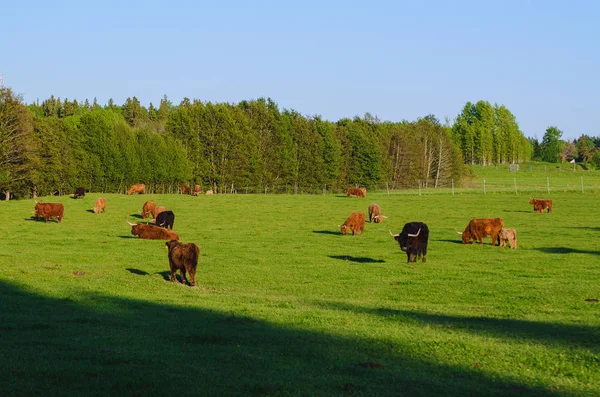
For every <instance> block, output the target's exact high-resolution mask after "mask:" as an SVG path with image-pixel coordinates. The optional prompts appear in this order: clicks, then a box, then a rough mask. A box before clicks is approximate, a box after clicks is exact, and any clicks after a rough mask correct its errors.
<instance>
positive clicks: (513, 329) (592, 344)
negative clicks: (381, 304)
mask: <svg viewBox="0 0 600 397" xmlns="http://www.w3.org/2000/svg"><path fill="white" fill-rule="evenodd" d="M316 305H318V306H321V307H324V308H327V309H337V310H344V311H349V312H354V313H368V314H373V315H378V316H382V317H386V318H388V319H392V320H393V319H394V318H396V319H397V320H398V321H399V322H407V321H408V322H415V323H422V324H424V325H428V326H430V327H435V328H451V329H453V330H454V332H456V331H459V330H462V331H465V332H469V333H472V334H481V335H486V336H492V337H497V338H507V339H509V340H519V339H527V340H531V341H534V342H543V343H547V344H560V345H565V346H569V347H578V348H583V349H588V350H590V351H592V352H594V353H600V329H598V328H597V327H594V326H587V325H570V324H559V323H548V322H537V321H527V320H518V319H507V318H493V317H470V316H456V315H447V314H432V313H426V312H421V311H416V310H396V309H389V308H369V307H361V306H354V305H350V304H345V303H338V302H316Z"/></svg>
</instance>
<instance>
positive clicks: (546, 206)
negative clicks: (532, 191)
mask: <svg viewBox="0 0 600 397" xmlns="http://www.w3.org/2000/svg"><path fill="white" fill-rule="evenodd" d="M529 204H533V210H534V211H535V212H543V211H544V210H548V212H552V200H536V199H534V198H531V199H530V200H529Z"/></svg>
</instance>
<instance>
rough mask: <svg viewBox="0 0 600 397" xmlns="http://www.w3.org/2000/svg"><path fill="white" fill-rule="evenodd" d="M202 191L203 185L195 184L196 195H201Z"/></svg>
mask: <svg viewBox="0 0 600 397" xmlns="http://www.w3.org/2000/svg"><path fill="white" fill-rule="evenodd" d="M201 192H202V186H200V185H195V186H194V196H199V195H200V193H201Z"/></svg>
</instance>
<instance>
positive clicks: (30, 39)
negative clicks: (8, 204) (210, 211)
mask: <svg viewBox="0 0 600 397" xmlns="http://www.w3.org/2000/svg"><path fill="white" fill-rule="evenodd" d="M0 15H1V19H0V20H1V23H0V37H1V39H0V74H3V75H4V85H5V86H7V87H10V88H12V89H13V90H14V91H15V92H17V93H20V94H22V95H23V99H24V100H25V102H27V103H31V102H33V101H35V100H36V99H40V100H43V99H46V98H48V97H49V96H50V95H54V96H58V97H61V98H65V97H67V98H69V99H77V100H83V99H85V98H88V99H90V100H92V99H93V98H94V97H96V98H97V100H98V102H99V103H100V104H105V103H106V102H107V101H108V99H109V98H111V97H112V98H113V99H114V101H115V102H116V103H117V104H122V103H123V102H125V99H126V98H127V97H133V96H136V97H137V98H138V99H139V100H140V101H141V102H142V104H144V105H145V106H147V105H148V104H149V103H150V102H153V103H154V104H155V105H156V104H158V103H159V102H160V99H161V98H162V96H163V95H164V94H166V95H167V96H168V98H169V99H170V100H171V101H172V102H173V103H175V104H178V103H179V102H180V101H181V99H182V98H184V97H188V98H191V99H193V98H196V99H200V100H202V101H212V102H232V103H236V102H239V101H241V100H244V99H255V98H259V97H270V98H272V99H273V100H274V101H275V102H277V103H278V104H279V106H280V108H288V109H294V110H296V111H298V112H300V113H302V114H305V115H317V114H318V115H321V116H322V117H323V118H325V119H327V120H332V121H336V120H338V119H340V118H343V117H354V116H356V115H358V116H363V115H364V113H366V112H369V113H371V114H372V115H376V116H378V117H379V118H380V119H382V120H390V121H401V120H415V119H417V118H418V117H422V116H425V115H427V114H430V113H431V114H434V115H435V116H437V117H438V118H439V119H440V120H441V121H444V119H445V118H446V117H448V118H449V119H450V121H451V122H452V121H453V120H454V118H455V117H456V116H457V114H458V113H460V111H461V110H462V107H463V106H464V104H465V103H466V102H467V101H472V102H475V101H478V100H486V101H489V102H491V103H492V104H494V103H497V104H503V105H505V106H506V107H507V108H508V109H509V110H510V111H511V112H512V113H513V114H514V115H515V116H516V118H517V121H518V123H519V125H520V127H521V130H522V131H523V132H524V133H525V135H527V136H537V137H538V139H540V140H541V138H542V136H543V135H544V132H545V129H546V128H547V127H548V126H551V125H552V126H557V127H558V128H559V129H561V130H562V131H563V132H564V135H563V138H565V139H566V138H569V139H570V138H576V137H578V136H580V135H581V134H587V135H593V136H599V135H600V128H598V122H597V120H596V118H597V117H596V115H597V113H598V111H600V104H599V99H600V94H599V93H600V78H599V75H598V73H600V22H599V21H600V2H595V1H572V2H567V1H535V0H529V1H527V0H522V1H496V2H491V1H489V2H488V1H459V0H457V1H450V0H449V1H406V2H405V1H369V2H367V1H362V2H357V1H310V0H309V1H302V2H285V1H260V0H256V1H228V2H217V1H211V2H203V1H171V2H164V1H144V2H138V1H123V2H116V1H103V2H82V1H78V2H75V1H54V2H52V1H51V2H48V1H37V0H33V1H25V2H16V1H14V2H9V3H8V4H3V5H2V7H0Z"/></svg>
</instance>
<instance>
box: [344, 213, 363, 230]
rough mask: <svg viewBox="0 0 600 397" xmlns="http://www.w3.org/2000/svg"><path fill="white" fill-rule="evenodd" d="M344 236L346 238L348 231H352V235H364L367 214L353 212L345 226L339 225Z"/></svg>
mask: <svg viewBox="0 0 600 397" xmlns="http://www.w3.org/2000/svg"><path fill="white" fill-rule="evenodd" d="M339 228H340V230H341V231H342V234H343V235H344V236H345V235H346V233H348V230H350V231H352V235H353V236H354V235H355V234H362V232H363V231H364V230H365V213H364V212H353V213H351V214H350V216H349V217H348V219H346V222H344V224H343V225H339Z"/></svg>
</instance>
